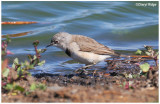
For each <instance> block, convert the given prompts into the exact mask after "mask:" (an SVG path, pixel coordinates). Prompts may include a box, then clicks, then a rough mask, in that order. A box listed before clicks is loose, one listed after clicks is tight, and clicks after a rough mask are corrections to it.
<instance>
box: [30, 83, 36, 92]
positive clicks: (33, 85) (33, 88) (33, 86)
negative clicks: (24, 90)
mask: <svg viewBox="0 0 160 104" xmlns="http://www.w3.org/2000/svg"><path fill="white" fill-rule="evenodd" d="M36 88H37V87H36V84H35V83H32V84H31V86H30V90H32V91H34V90H35V89H36Z"/></svg>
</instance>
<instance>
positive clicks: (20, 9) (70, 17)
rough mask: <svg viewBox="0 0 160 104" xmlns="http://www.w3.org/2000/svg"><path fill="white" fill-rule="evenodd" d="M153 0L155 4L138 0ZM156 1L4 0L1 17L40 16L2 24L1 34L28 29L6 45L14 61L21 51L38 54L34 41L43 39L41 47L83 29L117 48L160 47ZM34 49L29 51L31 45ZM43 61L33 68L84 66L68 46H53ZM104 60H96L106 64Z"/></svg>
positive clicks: (24, 56) (53, 69) (60, 69)
mask: <svg viewBox="0 0 160 104" xmlns="http://www.w3.org/2000/svg"><path fill="white" fill-rule="evenodd" d="M137 3H140V4H145V3H154V4H156V6H154V7H153V6H150V5H148V4H147V6H145V7H144V6H142V5H141V6H138V5H137ZM158 5H159V4H158V2H150V1H148V2H140V1H138V2H128V1H125V2H121V1H119V2H117V1H103V2H102V1H101V2H95V1H94V2H93V1H92V2H91V1H65V2H64V1H45V2H43V1H36V2H34V1H27V2H24V1H21V2H20V1H16V2H13V1H3V2H2V21H37V22H38V23H37V24H28V25H2V35H7V34H17V33H23V32H30V31H31V32H30V33H28V34H27V35H23V36H18V37H14V38H12V42H11V43H10V44H9V46H8V49H9V50H10V51H12V52H13V53H14V55H9V56H8V58H9V60H10V63H12V61H13V59H14V58H16V57H18V58H19V59H20V61H24V60H26V59H27V54H34V51H32V50H34V48H33V46H32V42H33V41H35V40H39V41H40V44H39V46H38V48H44V47H45V46H46V45H48V44H49V43H50V40H51V37H52V36H53V35H54V34H56V33H57V32H62V31H64V32H69V33H72V34H81V35H85V36H88V37H91V38H94V39H96V40H97V41H98V42H100V43H102V44H104V45H107V46H108V47H110V48H112V49H114V50H117V51H126V52H127V51H136V50H137V49H141V48H143V45H150V46H154V47H155V48H156V49H157V48H158V18H159V17H158ZM27 50H30V51H27ZM41 59H42V60H46V63H45V64H44V65H43V66H40V67H36V69H35V70H32V73H39V72H46V73H53V74H55V73H70V72H72V71H73V70H75V69H76V68H79V67H81V66H83V65H82V64H79V63H77V62H74V61H72V59H71V58H69V57H68V56H67V55H66V54H65V53H64V52H62V51H61V50H60V49H58V48H56V47H50V48H48V50H47V51H46V52H45V53H43V54H42V58H41ZM104 65H105V63H103V62H102V63H100V64H98V65H97V66H101V67H104Z"/></svg>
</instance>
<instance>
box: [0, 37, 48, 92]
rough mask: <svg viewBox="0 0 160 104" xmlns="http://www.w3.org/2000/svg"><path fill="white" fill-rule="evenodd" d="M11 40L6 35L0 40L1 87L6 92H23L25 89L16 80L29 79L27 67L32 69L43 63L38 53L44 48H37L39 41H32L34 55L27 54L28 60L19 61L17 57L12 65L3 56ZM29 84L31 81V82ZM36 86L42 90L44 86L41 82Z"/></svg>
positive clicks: (43, 50)
mask: <svg viewBox="0 0 160 104" xmlns="http://www.w3.org/2000/svg"><path fill="white" fill-rule="evenodd" d="M10 42H11V39H10V38H9V37H8V38H7V39H6V40H3V41H2V57H3V60H2V89H3V91H6V92H8V91H9V92H12V94H15V93H17V91H20V92H24V91H25V90H26V89H25V87H22V86H21V85H20V84H18V83H17V82H18V81H20V80H29V78H31V74H30V72H29V71H28V70H29V69H34V67H35V66H38V65H40V66H41V65H43V64H44V63H45V60H43V61H40V57H41V55H40V53H43V52H45V51H46V49H37V46H38V44H39V41H35V42H33V45H34V48H35V53H36V55H28V58H29V61H25V62H19V59H18V58H15V59H14V61H13V64H12V67H9V66H8V59H7V58H5V56H6V55H8V54H7V51H8V50H7V45H8V44H9V43H10ZM34 83H35V82H34ZM31 86H33V85H32V83H31ZM36 88H40V89H42V90H44V89H45V88H46V86H45V85H43V84H38V85H36Z"/></svg>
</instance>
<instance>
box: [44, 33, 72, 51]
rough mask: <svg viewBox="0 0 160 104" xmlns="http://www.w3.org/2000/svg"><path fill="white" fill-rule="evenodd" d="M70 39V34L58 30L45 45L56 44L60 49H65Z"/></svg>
mask: <svg viewBox="0 0 160 104" xmlns="http://www.w3.org/2000/svg"><path fill="white" fill-rule="evenodd" d="M71 39H72V35H71V34H69V33H66V32H60V33H57V34H55V35H54V36H53V38H52V39H51V43H50V44H49V45H47V46H46V47H49V46H56V47H59V48H61V49H66V47H67V44H69V43H70V41H71Z"/></svg>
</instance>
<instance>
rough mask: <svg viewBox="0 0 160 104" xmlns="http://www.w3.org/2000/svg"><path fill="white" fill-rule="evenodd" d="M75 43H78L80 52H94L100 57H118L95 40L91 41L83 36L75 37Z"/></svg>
mask: <svg viewBox="0 0 160 104" xmlns="http://www.w3.org/2000/svg"><path fill="white" fill-rule="evenodd" d="M73 41H74V42H76V43H77V45H78V46H79V48H80V51H83V52H92V53H95V54H99V55H117V54H116V53H115V52H114V51H113V50H111V49H110V48H108V47H107V46H104V45H103V44H100V43H98V42H97V41H95V40H94V39H91V38H89V37H86V36H82V35H73Z"/></svg>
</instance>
